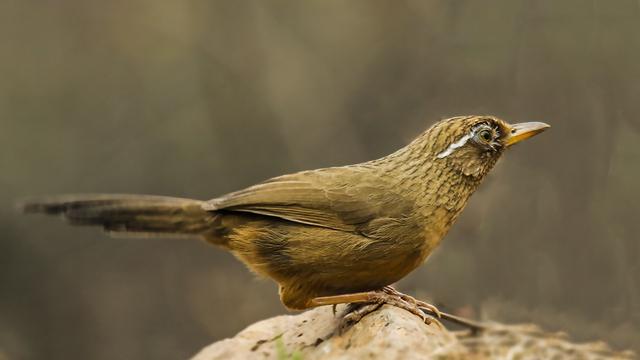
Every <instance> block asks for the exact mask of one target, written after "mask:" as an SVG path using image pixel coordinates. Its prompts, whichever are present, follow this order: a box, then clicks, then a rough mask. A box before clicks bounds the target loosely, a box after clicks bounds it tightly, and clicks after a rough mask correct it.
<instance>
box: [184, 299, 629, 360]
mask: <svg viewBox="0 0 640 360" xmlns="http://www.w3.org/2000/svg"><path fill="white" fill-rule="evenodd" d="M340 315H341V311H338V313H337V315H334V314H333V311H332V309H331V307H330V306H324V307H319V308H316V309H313V310H309V311H307V312H304V313H301V314H298V315H283V316H277V317H274V318H271V319H267V320H263V321H260V322H257V323H255V324H253V325H251V326H249V327H248V328H246V329H245V330H243V331H241V332H240V333H239V334H238V335H236V336H235V337H233V338H231V339H226V340H222V341H218V342H216V343H214V344H212V345H210V346H208V347H206V348H204V349H203V350H202V351H201V352H200V353H198V354H197V355H196V356H194V357H193V360H214V359H225V360H226V359H278V360H283V359H292V360H294V359H295V360H298V359H300V360H301V359H305V360H307V359H425V358H429V359H496V358H499V359H503V358H504V359H512V358H518V359H547V358H558V359H564V358H571V359H583V358H584V359H592V358H593V359H595V358H599V359H631V358H633V354H632V353H630V352H624V353H621V352H614V351H612V350H610V349H609V348H608V346H606V345H605V344H604V343H587V344H574V343H571V342H569V341H568V340H567V338H566V336H565V335H563V334H559V333H544V332H542V331H541V330H539V329H538V328H537V327H535V326H533V325H516V326H507V325H501V324H490V326H489V330H487V331H483V332H482V333H481V335H471V334H469V333H468V332H462V331H456V332H453V331H449V330H446V329H444V328H440V327H439V326H438V325H437V323H436V322H432V324H430V325H427V324H425V323H423V322H422V320H421V319H419V318H418V317H417V316H415V315H412V314H410V313H409V312H407V311H405V310H402V309H398V308H395V307H392V306H388V305H385V306H383V307H382V308H381V309H379V310H377V311H376V312H374V313H372V314H369V315H367V316H366V317H364V318H363V319H362V320H361V321H360V322H358V323H357V324H355V325H353V326H352V327H350V328H348V329H347V330H345V331H343V332H342V333H340V332H339V331H338V328H339V324H340V318H341V316H340Z"/></svg>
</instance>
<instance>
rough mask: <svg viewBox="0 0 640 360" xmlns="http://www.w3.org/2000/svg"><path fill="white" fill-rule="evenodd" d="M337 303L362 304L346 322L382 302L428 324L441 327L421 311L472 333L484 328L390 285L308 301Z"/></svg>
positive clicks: (327, 303) (348, 311)
mask: <svg viewBox="0 0 640 360" xmlns="http://www.w3.org/2000/svg"><path fill="white" fill-rule="evenodd" d="M338 304H362V305H361V306H356V307H353V308H351V309H349V310H347V314H346V315H345V317H344V321H345V322H347V323H351V324H353V323H356V322H358V321H360V319H362V318H363V317H365V316H366V315H368V314H370V313H372V312H374V311H376V310H377V309H379V308H380V307H381V306H382V305H384V304H389V305H392V306H396V307H399V308H401V309H404V310H407V311H409V312H410V313H412V314H414V315H416V316H418V317H420V318H421V319H422V320H423V321H424V322H425V323H427V324H430V323H431V322H432V321H436V323H437V325H438V326H440V327H442V324H440V322H439V321H437V320H436V319H434V318H431V317H427V316H426V314H425V313H424V312H423V311H422V310H424V311H425V312H426V313H427V314H429V315H432V316H434V317H436V318H441V319H444V320H447V321H450V322H453V323H456V324H458V325H461V326H464V327H467V328H469V329H470V330H471V331H472V332H473V333H477V332H478V331H481V330H483V329H485V328H486V327H485V325H482V324H479V323H477V322H475V321H472V320H467V319H463V318H460V317H457V316H455V315H452V314H447V313H444V312H441V311H440V310H438V308H437V307H435V306H434V305H431V304H429V303H426V302H424V301H421V300H417V299H415V298H413V297H412V296H409V295H406V294H403V293H401V292H399V291H397V290H396V289H394V288H392V287H391V286H385V287H384V288H382V289H381V290H378V291H367V292H361V293H354V294H344V295H333V296H322V297H317V298H314V299H312V300H311V301H310V302H309V306H310V307H314V306H322V305H334V313H335V305H338Z"/></svg>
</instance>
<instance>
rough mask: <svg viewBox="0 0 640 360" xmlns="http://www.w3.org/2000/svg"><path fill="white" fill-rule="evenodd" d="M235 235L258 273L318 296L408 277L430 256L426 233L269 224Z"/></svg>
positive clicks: (235, 245) (241, 254) (239, 250)
mask: <svg viewBox="0 0 640 360" xmlns="http://www.w3.org/2000/svg"><path fill="white" fill-rule="evenodd" d="M263 225H265V226H262V227H258V226H247V227H244V228H240V229H238V230H236V232H235V234H234V235H231V237H230V238H231V242H230V244H231V248H232V251H233V252H234V253H235V254H236V256H237V257H238V258H240V259H241V260H242V261H243V262H245V263H246V264H247V265H248V266H249V267H250V268H251V269H252V270H254V271H255V272H257V273H259V274H261V275H263V276H267V277H270V278H273V279H274V280H276V281H277V282H278V283H280V284H281V285H287V284H292V283H294V284H296V285H297V286H304V287H305V288H308V289H309V290H310V291H311V292H313V293H315V294H316V295H317V296H323V295H331V294H337V293H345V292H358V291H367V290H374V289H379V288H381V287H383V286H385V285H390V284H392V283H394V282H397V281H398V280H400V279H402V278H403V277H404V276H406V275H407V274H408V273H410V272H411V271H412V270H414V269H415V268H416V267H418V266H419V265H420V264H421V263H422V262H423V261H424V259H425V258H426V257H427V256H428V255H429V253H430V250H431V246H428V245H429V243H430V242H431V241H425V238H424V233H419V234H408V235H407V236H405V237H404V238H403V239H389V240H380V239H371V238H367V237H365V236H362V235H359V234H354V233H348V232H342V231H337V230H331V229H325V228H319V227H313V226H304V225H297V224H295V225H290V224H277V225H275V226H274V225H273V223H270V224H264V223H263Z"/></svg>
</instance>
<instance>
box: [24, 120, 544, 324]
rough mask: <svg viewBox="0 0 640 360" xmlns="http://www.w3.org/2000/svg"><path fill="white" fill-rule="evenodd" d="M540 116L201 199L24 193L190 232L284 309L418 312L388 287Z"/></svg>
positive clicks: (437, 127) (447, 128)
mask: <svg viewBox="0 0 640 360" xmlns="http://www.w3.org/2000/svg"><path fill="white" fill-rule="evenodd" d="M548 127H549V125H547V124H544V123H539V122H530V123H521V124H516V125H510V124H508V123H506V122H505V121H503V120H500V119H498V118H496V117H493V116H464V117H455V118H450V119H446V120H442V121H439V122H437V123H436V124H434V125H433V126H431V127H430V128H429V129H428V130H426V131H425V132H424V133H422V134H421V135H420V136H419V137H418V138H417V139H415V140H414V141H413V142H411V143H410V144H409V145H407V146H406V147H404V148H402V149H400V150H398V151H396V152H395V153H393V154H391V155H388V156H385V157H383V158H381V159H377V160H373V161H369V162H365V163H361V164H356V165H349V166H342V167H331V168H325V169H318V170H311V171H302V172H298V173H294V174H290V175H283V176H279V177H275V178H272V179H269V180H266V181H264V182H262V183H259V184H257V185H254V186H251V187H249V188H246V189H244V190H240V191H237V192H233V193H230V194H227V195H223V196H221V197H218V198H215V199H213V200H209V201H199V200H191V199H181V198H172V197H161V196H149V195H72V196H61V197H53V198H49V199H43V200H37V201H31V202H27V203H25V204H24V206H23V208H24V210H25V211H26V212H42V213H47V214H62V215H64V217H65V218H66V219H67V220H69V221H70V223H71V224H74V225H100V226H102V227H103V228H104V229H105V230H107V231H109V232H128V233H145V234H181V235H192V236H196V237H199V238H201V239H203V240H205V241H206V242H208V243H211V244H214V245H218V246H220V247H222V248H224V249H227V250H229V251H231V252H232V253H233V254H234V255H235V256H236V257H237V258H238V259H240V260H241V261H242V262H244V263H245V264H246V265H247V266H248V267H249V268H250V269H251V270H252V271H254V272H255V273H257V274H258V275H261V276H265V277H269V278H271V279H273V280H275V281H276V282H277V283H278V284H279V286H280V288H279V289H280V299H281V300H282V303H283V304H284V305H285V306H286V307H287V308H289V309H296V310H301V309H307V308H310V307H314V306H319V305H335V304H341V303H364V304H368V305H366V306H363V307H361V308H360V309H354V311H352V313H351V316H352V320H357V318H358V317H361V316H363V314H365V313H367V312H368V311H371V310H372V309H373V308H375V307H376V306H379V305H380V304H382V303H389V304H392V305H396V306H399V307H402V308H404V309H407V310H408V311H411V312H413V313H415V314H419V315H423V313H422V312H421V311H420V310H419V309H420V308H422V309H425V310H428V311H429V312H430V313H432V314H434V313H435V314H439V313H438V311H437V309H435V308H434V307H433V306H431V305H429V304H427V303H424V302H421V301H417V300H415V299H413V298H411V297H410V296H407V295H404V294H401V293H399V292H397V291H396V290H394V289H393V288H391V287H390V285H391V284H393V283H395V282H397V281H398V280H400V279H402V278H403V277H405V276H406V275H407V274H409V273H410V272H411V271H412V270H414V269H415V268H416V267H418V266H419V265H420V264H422V263H423V262H424V261H425V259H426V258H427V257H428V256H429V254H431V252H432V251H433V250H434V249H435V248H436V246H438V244H439V243H440V241H441V240H442V238H443V237H444V236H445V234H446V233H447V232H448V231H449V228H450V227H451V225H452V224H453V223H454V221H455V220H456V218H457V217H458V215H460V212H461V211H462V209H463V208H464V207H465V205H466V204H467V201H468V199H469V197H470V196H471V194H473V192H474V191H475V190H476V189H477V187H478V185H479V184H480V183H481V181H482V179H483V178H484V177H485V176H486V175H487V173H488V172H489V171H490V170H491V168H493V166H494V165H495V163H496V161H497V160H498V159H499V158H500V156H501V155H502V154H503V152H504V151H505V150H506V149H507V148H508V147H510V146H511V145H513V144H515V143H518V142H520V141H522V140H524V139H527V138H529V137H531V136H534V135H536V134H538V133H540V132H542V131H543V130H545V129H546V128H548Z"/></svg>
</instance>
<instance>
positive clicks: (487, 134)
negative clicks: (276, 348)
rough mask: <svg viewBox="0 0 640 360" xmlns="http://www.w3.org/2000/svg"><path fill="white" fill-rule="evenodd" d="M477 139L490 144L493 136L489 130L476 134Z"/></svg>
mask: <svg viewBox="0 0 640 360" xmlns="http://www.w3.org/2000/svg"><path fill="white" fill-rule="evenodd" d="M478 137H479V138H480V139H481V140H482V141H484V142H486V143H488V142H491V140H493V134H492V133H491V131H489V130H482V131H480V132H479V133H478Z"/></svg>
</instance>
